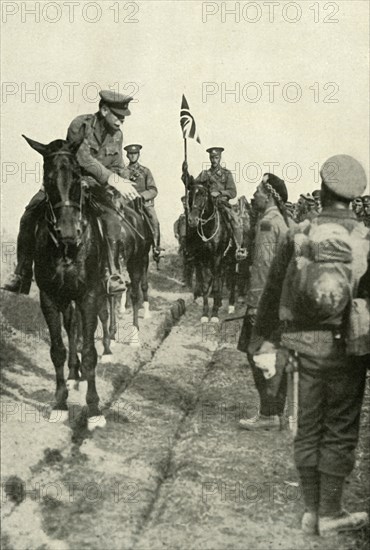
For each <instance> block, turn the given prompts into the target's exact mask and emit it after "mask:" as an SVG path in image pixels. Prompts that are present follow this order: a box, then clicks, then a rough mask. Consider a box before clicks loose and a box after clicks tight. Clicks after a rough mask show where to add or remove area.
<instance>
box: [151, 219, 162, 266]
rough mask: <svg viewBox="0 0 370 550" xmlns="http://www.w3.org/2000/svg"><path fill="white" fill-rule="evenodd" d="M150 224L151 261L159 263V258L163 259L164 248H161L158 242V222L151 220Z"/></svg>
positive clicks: (159, 240)
mask: <svg viewBox="0 0 370 550" xmlns="http://www.w3.org/2000/svg"><path fill="white" fill-rule="evenodd" d="M151 222H152V228H153V260H154V261H155V262H159V260H160V259H161V258H163V256H164V254H163V252H164V248H161V246H160V244H159V243H160V242H161V235H160V230H159V222H158V220H153V219H152V220H151Z"/></svg>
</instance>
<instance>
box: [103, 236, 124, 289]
mask: <svg viewBox="0 0 370 550" xmlns="http://www.w3.org/2000/svg"><path fill="white" fill-rule="evenodd" d="M106 240H107V246H108V251H107V252H108V261H107V265H106V267H105V275H104V281H105V288H106V292H107V294H108V295H111V294H121V293H122V292H125V291H126V290H127V284H128V282H129V281H130V278H129V275H128V272H127V269H126V268H124V269H122V271H121V270H120V268H119V267H118V266H117V263H118V257H119V250H118V247H119V243H117V242H116V241H115V240H113V239H110V238H107V239H106ZM116 260H117V261H116Z"/></svg>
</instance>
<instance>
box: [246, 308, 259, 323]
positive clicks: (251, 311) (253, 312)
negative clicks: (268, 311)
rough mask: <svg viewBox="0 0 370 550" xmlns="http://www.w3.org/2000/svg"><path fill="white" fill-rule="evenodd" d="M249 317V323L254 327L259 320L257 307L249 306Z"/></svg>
mask: <svg viewBox="0 0 370 550" xmlns="http://www.w3.org/2000/svg"><path fill="white" fill-rule="evenodd" d="M247 318H248V321H249V323H250V324H251V325H252V327H253V326H254V325H255V324H256V320H257V308H256V307H248V309H247Z"/></svg>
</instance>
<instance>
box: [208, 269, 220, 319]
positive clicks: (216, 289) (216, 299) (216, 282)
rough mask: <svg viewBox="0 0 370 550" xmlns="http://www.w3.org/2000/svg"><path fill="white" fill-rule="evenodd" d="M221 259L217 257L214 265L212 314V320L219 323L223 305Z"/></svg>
mask: <svg viewBox="0 0 370 550" xmlns="http://www.w3.org/2000/svg"><path fill="white" fill-rule="evenodd" d="M221 261H222V260H221V259H219V258H216V260H215V263H214V267H213V286H212V290H213V307H212V314H211V322H212V323H218V322H219V318H218V310H219V309H220V307H221V306H222V272H221V270H222V266H221Z"/></svg>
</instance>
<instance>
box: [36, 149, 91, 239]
mask: <svg viewBox="0 0 370 550" xmlns="http://www.w3.org/2000/svg"><path fill="white" fill-rule="evenodd" d="M57 155H61V156H69V157H75V155H74V153H72V152H71V151H56V152H55V153H50V154H49V155H45V158H50V157H55V156H57ZM45 196H46V203H47V205H48V207H49V210H50V213H51V216H52V219H51V220H49V221H50V222H51V225H52V228H53V229H54V230H55V229H56V223H57V218H56V216H55V212H54V210H58V209H59V208H64V207H68V208H74V209H76V210H78V211H79V213H80V216H79V221H80V222H82V220H83V217H82V208H83V203H84V193H83V188H82V184H81V195H80V202H79V203H78V202H76V201H71V200H69V199H67V200H65V201H60V202H58V203H57V204H55V205H52V203H51V201H50V199H49V196H48V194H47V193H46V191H45ZM50 234H51V236H52V238H53V241H54V242H55V243H56V244H59V243H58V241H57V239H56V237H55V235H54V234H52V233H51V232H50Z"/></svg>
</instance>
